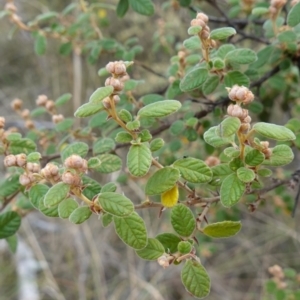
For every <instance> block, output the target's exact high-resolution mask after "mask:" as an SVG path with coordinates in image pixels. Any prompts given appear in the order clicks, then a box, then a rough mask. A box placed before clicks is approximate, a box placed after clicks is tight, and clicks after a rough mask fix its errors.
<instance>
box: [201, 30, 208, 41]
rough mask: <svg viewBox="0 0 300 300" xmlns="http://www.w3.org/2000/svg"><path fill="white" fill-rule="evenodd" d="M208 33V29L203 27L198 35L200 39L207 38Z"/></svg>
mask: <svg viewBox="0 0 300 300" xmlns="http://www.w3.org/2000/svg"><path fill="white" fill-rule="evenodd" d="M209 34H210V32H209V31H208V30H206V29H204V30H202V31H201V34H200V36H201V38H202V39H204V40H207V39H208V38H209Z"/></svg>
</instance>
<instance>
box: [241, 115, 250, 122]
mask: <svg viewBox="0 0 300 300" xmlns="http://www.w3.org/2000/svg"><path fill="white" fill-rule="evenodd" d="M251 121H252V119H251V117H250V116H247V117H246V118H244V119H243V120H242V122H243V123H251Z"/></svg>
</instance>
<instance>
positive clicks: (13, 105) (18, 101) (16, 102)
mask: <svg viewBox="0 0 300 300" xmlns="http://www.w3.org/2000/svg"><path fill="white" fill-rule="evenodd" d="M22 104H23V101H22V100H21V99H15V100H13V102H12V103H11V108H12V109H13V110H20V109H21V108H22Z"/></svg>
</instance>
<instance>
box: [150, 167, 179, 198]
mask: <svg viewBox="0 0 300 300" xmlns="http://www.w3.org/2000/svg"><path fill="white" fill-rule="evenodd" d="M179 177H180V172H179V170H177V169H175V168H172V167H165V168H162V169H159V170H158V171H156V172H155V173H154V174H153V175H152V176H151V177H150V178H149V179H148V182H147V184H146V187H145V193H146V195H149V196H151V195H160V194H162V193H164V192H166V191H168V190H170V189H171V188H173V187H174V185H175V184H176V182H177V180H178V179H179Z"/></svg>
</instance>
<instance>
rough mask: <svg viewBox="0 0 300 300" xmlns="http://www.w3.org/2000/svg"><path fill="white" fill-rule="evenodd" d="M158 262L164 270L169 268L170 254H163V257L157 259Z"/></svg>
mask: <svg viewBox="0 0 300 300" xmlns="http://www.w3.org/2000/svg"><path fill="white" fill-rule="evenodd" d="M157 262H158V264H159V265H160V266H162V267H163V268H167V267H168V266H169V265H170V261H169V255H168V254H163V255H162V256H160V257H159V258H158V259H157Z"/></svg>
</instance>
